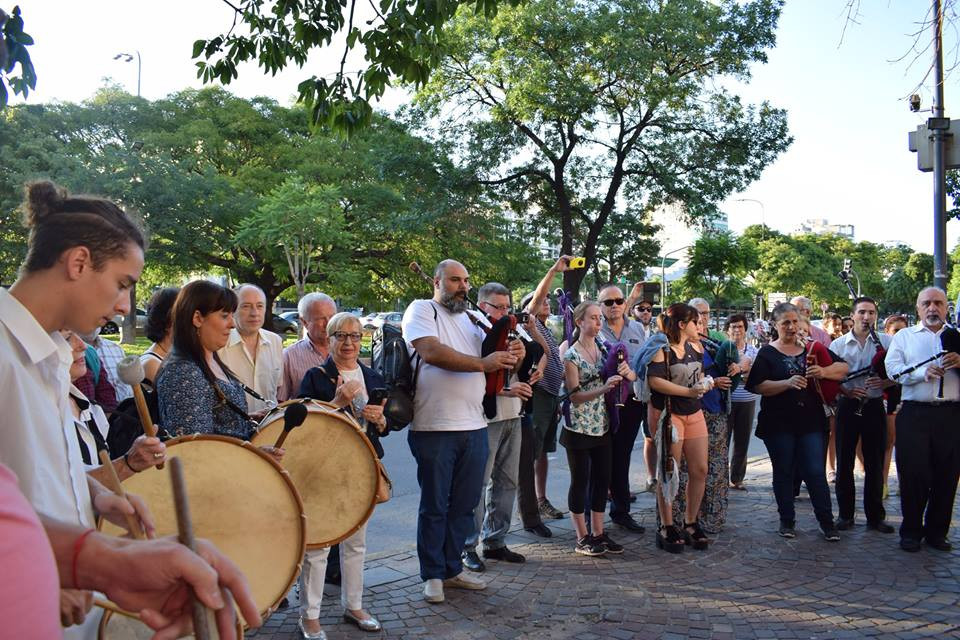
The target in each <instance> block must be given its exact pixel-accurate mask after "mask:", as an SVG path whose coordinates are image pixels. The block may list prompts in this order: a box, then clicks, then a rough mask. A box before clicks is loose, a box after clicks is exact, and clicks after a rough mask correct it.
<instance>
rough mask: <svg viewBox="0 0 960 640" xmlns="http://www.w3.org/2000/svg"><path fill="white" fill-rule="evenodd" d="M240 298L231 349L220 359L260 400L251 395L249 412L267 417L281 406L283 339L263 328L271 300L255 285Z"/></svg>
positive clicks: (225, 349)
mask: <svg viewBox="0 0 960 640" xmlns="http://www.w3.org/2000/svg"><path fill="white" fill-rule="evenodd" d="M234 292H235V293H236V294H237V310H236V311H235V312H234V314H233V320H234V323H235V324H236V326H235V327H234V328H233V329H231V330H230V338H229V340H227V345H226V346H225V347H223V348H222V349H220V351H219V352H218V353H217V355H219V356H220V360H222V361H223V363H224V364H225V365H227V367H229V368H230V371H232V372H233V373H234V374H235V375H236V376H237V378H238V379H239V380H240V382H242V383H243V384H244V386H246V387H247V388H248V389H250V390H252V391H254V392H255V393H256V394H257V395H258V396H260V397H259V398H258V397H256V396H253V395H251V394H250V393H249V391H248V392H247V410H248V411H249V412H250V413H252V414H257V413H261V414H262V413H264V412H266V411H267V409H270V408H273V407H275V406H277V389H278V388H279V387H280V373H281V370H282V368H283V339H282V338H281V337H280V336H278V335H277V334H275V333H273V332H272V331H267V330H265V329H264V328H263V321H264V319H265V318H266V314H267V296H266V295H265V294H264V293H263V289H261V288H260V287H258V286H256V285H253V284H242V285H240V286H239V287H237V288H236V289H235V290H234Z"/></svg>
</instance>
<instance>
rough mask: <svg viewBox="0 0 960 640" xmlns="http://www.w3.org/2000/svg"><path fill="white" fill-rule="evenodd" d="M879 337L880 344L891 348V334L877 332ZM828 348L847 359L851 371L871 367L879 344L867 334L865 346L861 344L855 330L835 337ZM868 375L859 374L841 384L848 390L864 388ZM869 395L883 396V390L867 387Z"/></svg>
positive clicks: (869, 396) (870, 396)
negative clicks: (854, 333)
mask: <svg viewBox="0 0 960 640" xmlns="http://www.w3.org/2000/svg"><path fill="white" fill-rule="evenodd" d="M877 337H878V338H880V344H882V345H883V348H884V349H889V348H890V336H888V335H887V334H885V333H880V334H877ZM828 348H829V349H830V351H833V352H834V353H835V354H837V355H838V356H840V357H841V358H843V359H844V360H846V362H847V364H848V365H850V373H853V372H854V371H859V370H860V369H863V368H864V367H869V366H870V363H871V362H873V356H874V355H875V354H876V353H877V345H875V344H874V343H873V338H871V337H870V336H867V338H866V340H864V342H863V346H860V341H859V340H857V336H855V335H853V331H850V332H848V333H845V334H844V335H842V336H840V337H839V338H836V339H834V341H833V342H831V343H830V345H829V346H828ZM868 377H869V376H867V375H863V376H858V377H856V378H854V379H853V380H850V381H849V382H844V383H843V384H842V385H841V386H842V387H843V388H844V389H847V390H851V389H862V388H864V387H866V386H867V378H868ZM867 397H868V398H882V397H883V390H882V389H867Z"/></svg>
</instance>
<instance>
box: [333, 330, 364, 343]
mask: <svg viewBox="0 0 960 640" xmlns="http://www.w3.org/2000/svg"><path fill="white" fill-rule="evenodd" d="M333 337H334V338H336V339H337V340H342V341H344V342H346V340H347V338H349V339H350V340H351V341H352V342H360V339H361V338H363V334H362V333H346V332H345V331H334V332H333Z"/></svg>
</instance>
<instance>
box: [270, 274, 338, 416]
mask: <svg viewBox="0 0 960 640" xmlns="http://www.w3.org/2000/svg"><path fill="white" fill-rule="evenodd" d="M336 313H337V303H336V302H334V301H333V298H331V297H330V296H328V295H327V294H325V293H318V292H313V293H308V294H307V295H305V296H303V297H302V298H300V302H298V303H297V314H298V315H299V316H300V325H301V326H302V327H303V334H304V335H303V338H301V339H300V340H298V341H297V342H294V343H293V344H292V345H290V346H289V347H287V348H286V349H284V350H283V374H282V375H281V378H280V391H279V393H278V394H277V399H278V400H279V401H280V402H283V401H285V400H289V399H290V398H295V397H296V396H297V392H298V391H299V390H300V383H301V382H303V377H304V376H305V375H307V371H309V370H310V369H312V368H314V367H319V366H322V365H323V363H324V362H326V361H327V356H329V355H330V343H329V341H328V338H327V322H328V321H329V320H330V318H332V317H333V316H335V315H336Z"/></svg>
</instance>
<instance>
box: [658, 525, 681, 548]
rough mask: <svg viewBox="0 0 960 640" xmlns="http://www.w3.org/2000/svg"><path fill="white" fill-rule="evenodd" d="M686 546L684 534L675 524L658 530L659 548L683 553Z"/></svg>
mask: <svg viewBox="0 0 960 640" xmlns="http://www.w3.org/2000/svg"><path fill="white" fill-rule="evenodd" d="M683 547H684V538H683V535H682V534H681V533H680V532H679V531H677V528H676V527H674V526H673V525H670V526H669V527H663V528H662V529H660V530H659V531H657V548H658V549H663V550H664V551H667V552H669V553H681V552H682V551H683Z"/></svg>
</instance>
